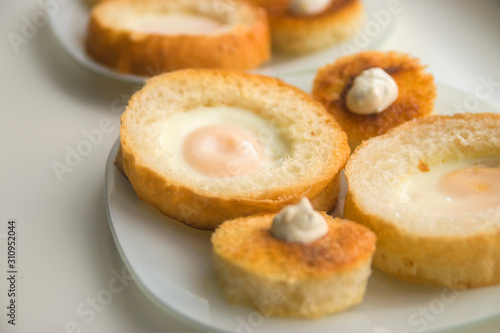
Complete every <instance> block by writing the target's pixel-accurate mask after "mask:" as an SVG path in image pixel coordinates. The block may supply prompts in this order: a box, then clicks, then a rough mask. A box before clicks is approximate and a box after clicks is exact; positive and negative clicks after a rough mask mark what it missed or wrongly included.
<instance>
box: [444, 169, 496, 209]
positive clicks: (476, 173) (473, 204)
mask: <svg viewBox="0 0 500 333" xmlns="http://www.w3.org/2000/svg"><path fill="white" fill-rule="evenodd" d="M438 189H439V190H440V191H441V192H442V193H443V194H444V195H445V196H446V198H447V200H448V201H455V202H463V203H464V205H462V206H461V207H460V208H458V211H468V212H478V211H482V210H487V209H489V208H495V207H497V206H499V205H500V168H487V167H480V166H476V167H470V168H465V169H460V170H456V171H453V172H450V173H448V174H446V175H445V176H443V177H442V178H441V179H440V181H439V183H438Z"/></svg>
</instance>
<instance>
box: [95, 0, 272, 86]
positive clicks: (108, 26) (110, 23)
mask: <svg viewBox="0 0 500 333" xmlns="http://www.w3.org/2000/svg"><path fill="white" fill-rule="evenodd" d="M221 6H227V7H228V8H230V10H228V9H226V10H224V8H226V7H221ZM221 8H222V9H221ZM172 11H176V12H179V11H183V12H191V13H195V14H199V15H202V16H206V17H210V18H213V19H216V20H219V21H221V22H223V23H224V24H228V25H229V26H230V28H229V29H228V30H227V31H221V32H216V33H212V34H203V35H187V34H180V35H167V34H159V33H147V32H141V31H136V30H133V29H131V28H129V27H128V26H127V25H126V23H127V20H130V19H132V18H134V17H136V16H139V17H140V15H143V13H145V14H148V13H153V14H158V13H168V12H172ZM269 44H270V36H269V26H268V21H267V15H266V13H265V11H264V10H263V9H261V8H259V7H258V6H256V5H254V4H252V3H247V2H245V1H237V0H219V1H218V2H214V1H212V0H180V1H177V0H148V1H135V0H116V1H104V2H101V3H99V4H97V5H96V6H94V7H93V9H92V12H91V16H90V22H89V25H88V31H87V38H86V49H87V52H88V54H89V55H90V56H91V57H92V58H93V59H94V60H96V61H97V62H99V63H102V64H103V65H105V66H108V67H110V68H112V69H113V70H115V71H117V72H121V73H131V74H137V75H146V76H151V75H154V74H159V73H163V72H169V71H172V70H176V69H183V68H223V69H232V70H248V69H252V68H255V67H257V66H259V65H260V64H262V63H263V62H265V61H267V60H268V59H269V58H270V45H269Z"/></svg>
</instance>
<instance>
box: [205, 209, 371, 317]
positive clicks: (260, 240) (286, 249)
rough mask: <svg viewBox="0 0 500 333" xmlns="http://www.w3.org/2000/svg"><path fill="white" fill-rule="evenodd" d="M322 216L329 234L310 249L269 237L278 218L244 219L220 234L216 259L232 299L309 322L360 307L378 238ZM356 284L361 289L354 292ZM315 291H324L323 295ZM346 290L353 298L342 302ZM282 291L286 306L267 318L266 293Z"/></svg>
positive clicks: (231, 223)
mask: <svg viewBox="0 0 500 333" xmlns="http://www.w3.org/2000/svg"><path fill="white" fill-rule="evenodd" d="M322 215H323V217H324V218H325V220H326V221H327V223H328V226H329V230H328V233H327V234H326V235H325V236H323V237H321V238H319V239H318V240H315V241H313V242H311V243H307V244H302V243H294V242H286V241H283V240H281V239H278V238H275V237H274V236H273V235H272V234H271V232H270V228H271V224H272V220H273V218H274V214H267V215H254V216H250V217H246V218H239V219H235V220H231V221H227V222H225V223H223V224H222V225H221V226H220V227H219V228H217V230H216V231H215V232H214V234H213V235H212V239H211V241H212V245H213V259H214V263H215V269H216V272H217V273H218V278H219V283H220V285H221V286H222V288H223V289H224V291H225V293H226V296H227V297H228V299H229V300H230V301H232V302H243V303H250V304H253V305H254V306H256V307H257V309H259V310H260V311H262V312H263V313H264V314H266V315H273V316H282V317H306V318H317V317H321V316H324V315H326V314H329V313H332V312H335V311H339V310H342V309H345V308H347V307H349V306H351V305H353V304H357V303H359V302H361V300H362V298H363V295H364V292H365V288H366V282H367V280H368V276H369V274H370V263H371V259H372V256H373V253H374V251H375V243H376V237H375V234H374V233H373V232H371V231H370V230H369V229H368V228H365V227H363V226H361V225H359V224H356V223H354V222H351V221H347V220H340V219H338V218H332V217H331V216H329V215H327V214H325V213H322ZM241 235H245V237H241ZM367 270H368V271H367ZM344 277H349V279H345V280H344V279H343V278H344ZM354 281H357V282H359V283H360V284H359V285H358V284H356V285H355V287H354V288H352V289H351V286H349V285H350V284H351V283H354ZM314 285H316V286H321V289H322V290H320V291H319V292H320V294H316V289H315V288H314ZM344 288H345V289H348V290H350V291H351V293H350V294H348V295H343V297H339V296H340V295H339V294H341V293H342V292H343V290H344ZM277 290H279V291H280V292H281V293H283V295H282V296H283V299H284V301H283V302H281V304H274V306H273V309H272V313H265V312H266V311H268V310H269V309H266V308H264V307H263V306H261V303H262V301H263V300H266V299H267V300H268V302H269V301H270V300H271V298H272V295H270V294H267V295H266V293H267V292H268V291H271V293H276V291H277ZM330 292H331V293H332V294H330ZM323 293H326V294H327V295H325V294H323ZM337 293H338V294H337ZM305 302H309V305H308V306H305Z"/></svg>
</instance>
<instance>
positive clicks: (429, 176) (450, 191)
mask: <svg viewBox="0 0 500 333" xmlns="http://www.w3.org/2000/svg"><path fill="white" fill-rule="evenodd" d="M421 170H423V171H420V172H418V173H415V174H412V175H410V176H407V178H406V180H405V181H404V182H403V185H402V187H401V190H400V197H401V199H402V201H403V202H406V203H408V204H410V205H412V206H413V207H414V208H416V209H417V210H423V211H429V212H435V213H442V214H452V215H453V214H463V213H476V212H480V211H485V210H488V209H495V208H499V207H500V159H498V158H491V159H475V160H460V161H446V162H444V163H441V164H438V165H432V166H428V167H427V166H426V167H425V168H422V169H421Z"/></svg>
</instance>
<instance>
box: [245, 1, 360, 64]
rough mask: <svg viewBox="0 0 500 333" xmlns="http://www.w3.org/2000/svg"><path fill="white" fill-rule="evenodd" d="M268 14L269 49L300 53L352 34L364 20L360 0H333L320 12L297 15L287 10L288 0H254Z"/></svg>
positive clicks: (322, 47)
mask: <svg viewBox="0 0 500 333" xmlns="http://www.w3.org/2000/svg"><path fill="white" fill-rule="evenodd" d="M254 1H255V2H258V3H259V4H260V5H261V6H263V7H264V8H265V9H266V10H267V12H268V15H269V21H270V23H271V35H272V44H273V49H274V51H276V52H277V53H282V54H287V55H300V54H306V53H311V52H315V51H319V50H322V49H325V48H327V47H329V46H332V45H335V44H337V43H340V42H341V41H344V40H346V39H348V38H350V37H352V36H353V35H354V34H355V33H356V32H357V31H358V29H359V28H361V26H362V24H363V22H364V6H363V3H362V2H361V1H360V0H334V1H332V2H331V4H330V6H329V7H328V8H327V9H326V10H325V11H323V12H321V13H319V14H314V15H297V14H293V13H291V12H290V10H289V5H290V0H270V1H269V0H254Z"/></svg>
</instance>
